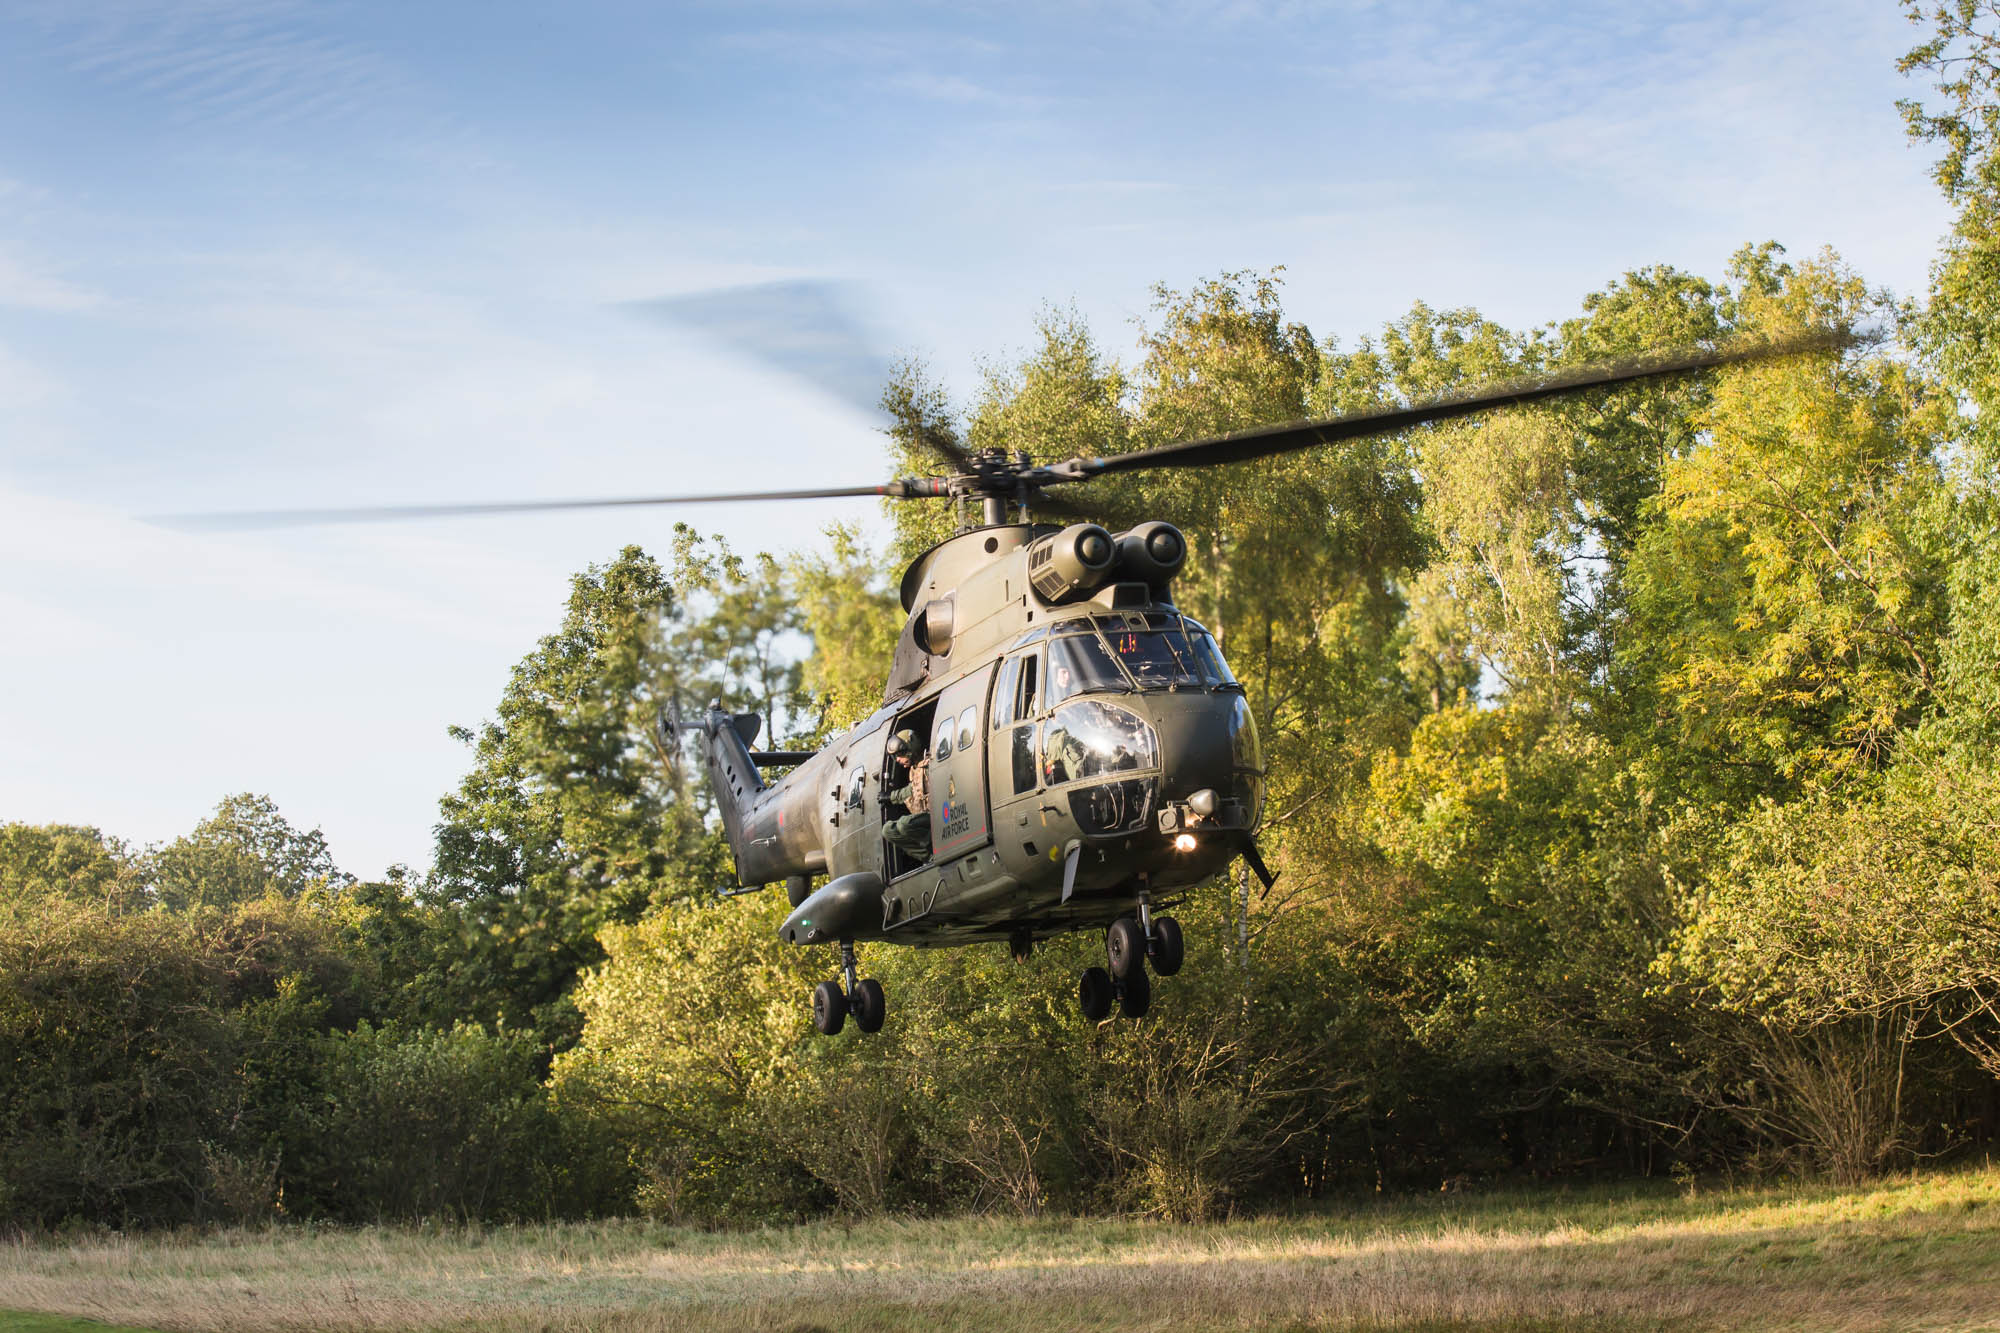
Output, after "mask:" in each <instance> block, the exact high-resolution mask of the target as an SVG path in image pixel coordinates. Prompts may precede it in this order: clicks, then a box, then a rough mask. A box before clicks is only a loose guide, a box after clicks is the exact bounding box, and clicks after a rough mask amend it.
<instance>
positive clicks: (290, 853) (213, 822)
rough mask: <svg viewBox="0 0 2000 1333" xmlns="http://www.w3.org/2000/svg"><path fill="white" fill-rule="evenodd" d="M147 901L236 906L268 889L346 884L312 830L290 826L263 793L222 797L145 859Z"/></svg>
mask: <svg viewBox="0 0 2000 1333" xmlns="http://www.w3.org/2000/svg"><path fill="white" fill-rule="evenodd" d="M145 870H146V875H147V878H148V879H149V880H150V881H151V883H152V895H153V900H154V901H155V902H157V903H158V904H159V905H160V906H162V907H166V908H169V909H172V910H175V911H188V910H192V909H194V908H198V907H234V906H236V905H238V904H240V903H246V902H250V901H251V900H253V899H256V898H260V897H263V896H264V895H265V894H268V893H275V894H279V895H281V896H284V897H289V898H296V897H298V896H299V895H300V894H303V893H306V892H307V891H309V890H311V889H315V888H339V887H341V886H344V885H346V884H348V883H351V882H352V876H349V875H346V874H343V873H342V872H341V871H340V869H339V868H338V867H337V866H335V865H334V863H333V855H332V853H331V852H329V851H328V850H327V846H326V838H325V837H324V836H323V835H322V834H321V833H320V831H319V830H318V829H310V830H303V831H302V830H300V829H296V828H293V827H292V826H291V824H290V823H288V822H287V821H286V820H285V817H284V816H283V815H282V814H280V813H279V812H278V807H277V804H276V803H275V802H274V801H272V800H271V798H270V797H268V796H259V795H254V794H252V793H249V792H244V793H242V794H241V795H237V796H230V797H227V798H225V799H224V800H223V801H222V802H221V803H220V804H219V805H217V806H216V807H215V813H214V814H212V815H210V816H209V817H208V818H207V819H204V820H202V821H201V823H199V824H197V825H195V826H194V831H193V832H192V833H188V834H186V835H184V836H182V837H179V838H176V839H174V840H173V841H172V842H170V843H168V844H166V845H165V846H164V847H158V848H155V849H153V850H152V851H150V852H149V853H148V854H147V856H146V858H145Z"/></svg>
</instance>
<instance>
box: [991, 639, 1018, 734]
mask: <svg viewBox="0 0 2000 1333" xmlns="http://www.w3.org/2000/svg"><path fill="white" fill-rule="evenodd" d="M1020 671H1021V659H1020V658H1018V657H1010V658H1008V659H1007V660H1006V661H1005V662H1002V663H1001V664H1000V680H999V682H998V683H997V684H995V685H994V687H993V730H995V731H998V730H1000V728H1002V727H1004V726H1006V725H1007V724H1008V723H1009V722H1012V721H1013V720H1014V681H1015V679H1016V678H1017V677H1018V676H1019V674H1020Z"/></svg>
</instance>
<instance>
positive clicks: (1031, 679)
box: [1014, 652, 1042, 718]
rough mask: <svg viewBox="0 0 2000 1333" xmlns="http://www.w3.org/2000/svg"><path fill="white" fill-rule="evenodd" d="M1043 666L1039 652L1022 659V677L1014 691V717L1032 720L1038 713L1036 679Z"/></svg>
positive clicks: (1028, 654) (1026, 655)
mask: <svg viewBox="0 0 2000 1333" xmlns="http://www.w3.org/2000/svg"><path fill="white" fill-rule="evenodd" d="M1041 665H1042V655H1041V654H1040V653H1039V652H1033V653H1027V654H1025V655H1024V656H1023V657H1022V658H1021V675H1020V679H1019V681H1018V682H1017V686H1016V688H1015V691H1014V716H1015V717H1016V718H1030V717H1033V716H1034V715H1035V714H1036V713H1037V712H1038V711H1040V710H1039V709H1038V708H1037V706H1036V705H1037V698H1036V686H1035V678H1036V673H1037V672H1038V671H1039V670H1040V668H1041Z"/></svg>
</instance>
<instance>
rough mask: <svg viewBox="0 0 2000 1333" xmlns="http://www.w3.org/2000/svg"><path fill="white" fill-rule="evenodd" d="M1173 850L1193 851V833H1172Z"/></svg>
mask: <svg viewBox="0 0 2000 1333" xmlns="http://www.w3.org/2000/svg"><path fill="white" fill-rule="evenodd" d="M1174 850H1175V851H1177V852H1191V851H1193V850H1194V834H1192V833H1176V834H1175V835H1174Z"/></svg>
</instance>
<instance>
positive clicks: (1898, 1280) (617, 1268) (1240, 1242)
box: [0, 1166, 2000, 1333]
mask: <svg viewBox="0 0 2000 1333" xmlns="http://www.w3.org/2000/svg"><path fill="white" fill-rule="evenodd" d="M0 1308H13V1309H23V1310H39V1311H49V1312H59V1313H67V1314H76V1315H86V1316H91V1317H94V1318H98V1319H104V1320H110V1321H115V1322H121V1323H131V1324H143V1325H150V1326H154V1327H157V1328H162V1329H175V1330H180V1329H204V1330H211V1329H212V1330H251V1329H257V1330H262V1329H416V1328H424V1329H432V1328H463V1329H473V1328H480V1329H485V1328H502V1329H521V1330H527V1329H562V1330H569V1329H615V1330H669V1329H710V1328H752V1329H791V1330H806V1329H823V1330H845V1329H856V1330H859V1329H923V1330H926V1331H927V1333H936V1330H940V1329H947V1328H958V1327H1006V1328H1008V1329H1009V1330H1010V1333H1033V1331H1034V1330H1042V1329H1169V1328H1173V1329H1180V1328H1242V1327H1249V1328H1270V1329H1300V1328H1378V1329H1379V1328H1394V1329H1445V1328H1463V1327H1479V1328H1494V1327H1498V1328H1511V1329H1517V1330H1518V1329H1540V1328H1550V1329H1554V1328H1576V1327H1598V1328H1617V1329H1651V1328H1662V1329H1664V1328H1675V1329H1680V1328H1689V1327H1708V1328H1750V1327H1755V1328H1785V1327H1789V1328H1801V1329H1803V1328H1812V1329H1843V1330H1845V1329H1854V1330H1859V1329H1890V1328H1894V1329H1906V1328H1907V1329H1944V1328H1994V1329H2000V1168H1994V1167H1990V1166H1989V1167H1985V1168H1980V1169H1975V1170H1967V1171H1958V1172H1951V1173H1939V1174H1929V1175H1923V1176H1915V1177H1910V1178H1905V1179H1899V1180H1894V1181H1888V1182H1884V1183H1881V1184H1879V1185H1876V1186H1874V1187H1868V1188H1860V1189H1846V1190H1841V1189H1833V1188H1810V1187H1807V1188H1795V1189H1774V1188H1766V1189H1750V1190H1740V1191H1730V1192H1724V1193H1716V1194H1708V1195H1703V1196H1701V1197H1697V1198H1693V1199H1687V1198H1682V1197H1679V1196H1678V1195H1674V1194H1666V1193H1660V1192H1639V1191H1633V1190H1630V1189H1626V1190H1604V1189H1597V1190H1587V1191H1580V1192H1570V1191H1556V1190H1549V1191H1542V1192H1539V1193H1534V1194H1522V1195H1492V1196H1486V1197H1479V1196H1474V1197H1471V1198H1465V1197H1462V1196H1453V1197H1450V1198H1444V1199H1421V1200H1414V1201H1402V1202H1395V1203H1381V1204H1377V1203H1372V1202H1371V1203H1369V1204H1366V1205H1363V1206H1356V1207H1348V1208H1336V1209H1329V1210H1325V1211H1321V1212H1315V1213H1312V1214H1301V1215H1297V1216H1286V1217H1272V1218H1262V1219H1256V1220H1250V1221H1242V1222H1233V1223H1227V1224H1220V1225H1215V1226H1170V1225H1165V1224H1149V1223H1138V1222H1130V1221H1109V1222H1106V1221H1096V1220H1073V1221H1072V1220H1061V1219H1055V1220H1046V1221H1041V1222H1036V1223H1020V1222H1013V1221H1006V1222H1002V1221H997V1220H988V1219H954V1220H945V1221H914V1220H912V1221H889V1222H870V1223H857V1224H855V1225H853V1226H843V1225H840V1224H838V1223H826V1224H817V1225H811V1226H801V1227H791V1228H779V1229H770V1230H764V1231H755V1232H733V1233H732V1232H702V1231H693V1230H688V1229H683V1228H672V1227H664V1226H655V1225H649V1224H646V1223H642V1222H620V1223H604V1224H594V1225H564V1226H548V1227H518V1228H504V1229H485V1230H480V1229H467V1230H429V1231H426V1230H387V1229H369V1230H353V1231H311V1230H306V1229H278V1230H268V1231H227V1232H220V1233H213V1234H204V1235H178V1236H158V1235H156V1236H138V1237H128V1236H114V1237H94V1238H89V1239H80V1240H52V1239H42V1240H24V1241H19V1242H16V1243H13V1244H11V1245H7V1246H4V1247H0Z"/></svg>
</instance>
